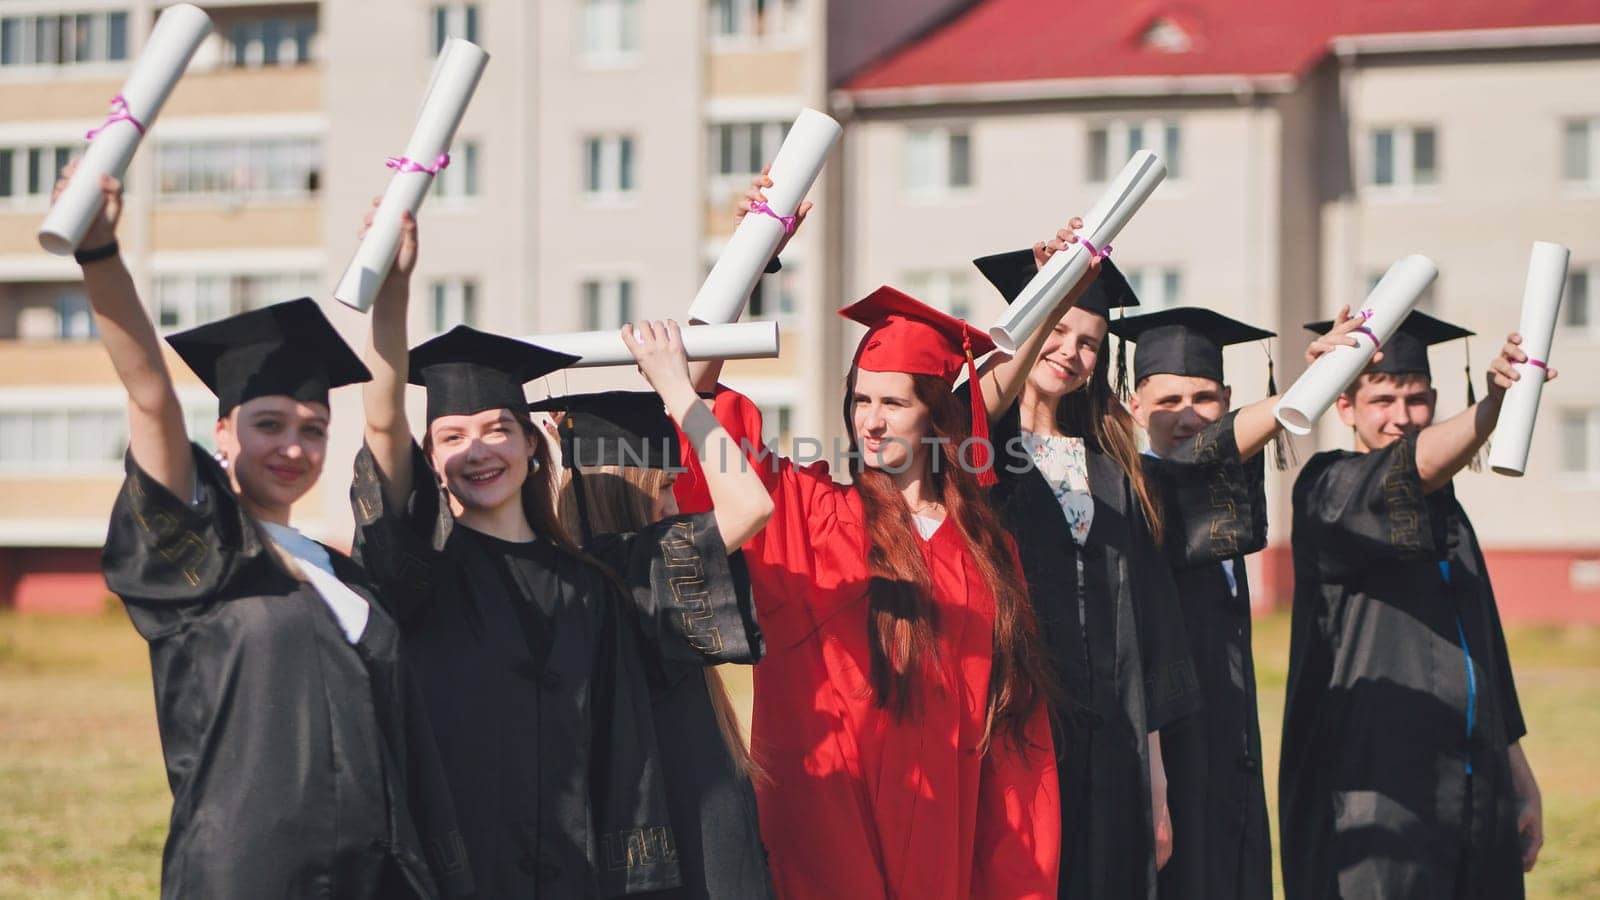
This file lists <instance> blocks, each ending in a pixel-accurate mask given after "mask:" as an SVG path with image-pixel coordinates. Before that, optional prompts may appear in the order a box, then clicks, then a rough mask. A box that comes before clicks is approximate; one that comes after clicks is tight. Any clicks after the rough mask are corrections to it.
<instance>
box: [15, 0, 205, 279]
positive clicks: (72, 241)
mask: <svg viewBox="0 0 1600 900" xmlns="http://www.w3.org/2000/svg"><path fill="white" fill-rule="evenodd" d="M210 33H211V19H210V18H209V17H207V16H206V14H205V13H204V12H201V11H200V8H199V7H197V6H192V5H190V4H188V3H179V4H177V5H175V6H170V7H168V8H167V9H166V11H165V12H163V13H162V14H161V18H160V19H158V20H156V26H155V28H153V29H151V31H150V39H149V40H148V41H146V42H145V46H144V51H143V52H142V53H140V54H139V61H138V62H136V63H134V66H133V70H132V71H131V72H129V73H128V80H127V81H126V82H124V83H123V85H122V92H121V93H119V94H117V95H116V96H115V97H112V98H111V112H110V113H109V114H107V116H106V120H105V121H104V122H103V123H101V125H100V126H99V127H98V128H95V129H94V130H92V131H90V132H89V133H88V135H87V137H88V139H89V149H88V150H86V151H84V154H83V159H82V160H81V161H80V163H79V165H78V168H77V170H76V171H75V172H74V173H73V175H72V177H71V178H69V179H67V184H66V187H65V188H64V189H63V190H62V191H61V192H60V194H59V195H58V196H57V198H56V200H55V202H54V203H53V204H52V205H51V207H50V211H49V212H48V213H46V214H45V217H44V222H43V223H42V224H41V225H40V226H39V246H41V247H43V248H44V249H45V250H47V251H49V252H51V253H54V254H55V255H57V256H68V255H70V254H71V253H72V252H73V251H74V250H77V249H78V245H79V244H81V243H82V242H83V236H84V232H85V231H87V230H88V229H89V225H90V223H92V222H93V221H94V219H95V216H96V215H98V214H99V212H100V205H101V203H102V202H103V201H104V199H105V198H104V197H103V196H102V195H101V179H102V178H103V177H104V176H106V175H109V176H111V177H112V178H114V179H118V180H119V181H120V180H121V178H122V176H123V173H125V172H126V171H127V169H128V163H129V162H130V161H132V159H133V154H134V151H136V150H138V149H139V144H140V142H141V141H143V140H144V136H145V134H146V133H147V132H149V130H150V126H151V125H152V124H154V123H155V120H156V116H157V115H158V114H159V113H160V112H161V107H162V106H163V105H164V104H165V103H166V102H167V97H169V96H171V94H172V89H173V88H174V87H176V86H177V84H178V79H179V78H181V77H183V70H184V69H186V68H188V66H189V59H190V58H191V57H193V56H194V51H195V50H196V48H198V47H199V46H200V42H201V41H203V40H205V37H206V35H208V34H210Z"/></svg>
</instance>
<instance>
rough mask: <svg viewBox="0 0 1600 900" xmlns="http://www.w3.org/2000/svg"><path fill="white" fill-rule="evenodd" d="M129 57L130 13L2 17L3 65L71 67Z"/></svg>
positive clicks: (0, 59) (0, 58)
mask: <svg viewBox="0 0 1600 900" xmlns="http://www.w3.org/2000/svg"><path fill="white" fill-rule="evenodd" d="M127 58H128V14H127V13H126V12H120V11H118V12H106V11H98V12H83V13H70V14H66V15H60V14H54V13H52V14H48V15H31V16H4V17H0V67H8V66H18V67H21V66H72V65H85V64H92V63H104V62H120V61H122V60H125V59H127Z"/></svg>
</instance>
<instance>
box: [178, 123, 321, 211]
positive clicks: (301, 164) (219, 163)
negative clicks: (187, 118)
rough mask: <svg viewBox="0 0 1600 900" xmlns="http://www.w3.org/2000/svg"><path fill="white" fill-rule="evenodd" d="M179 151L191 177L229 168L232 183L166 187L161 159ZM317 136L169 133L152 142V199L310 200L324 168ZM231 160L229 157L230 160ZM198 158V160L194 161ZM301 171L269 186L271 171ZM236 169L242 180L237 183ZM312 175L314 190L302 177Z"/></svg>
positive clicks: (186, 201)
mask: <svg viewBox="0 0 1600 900" xmlns="http://www.w3.org/2000/svg"><path fill="white" fill-rule="evenodd" d="M269 148H276V149H277V150H278V153H277V155H275V156H273V155H270V154H269V155H267V160H268V162H267V164H266V165H265V166H264V167H260V168H258V167H257V166H256V162H257V160H258V158H259V157H260V155H262V154H268V150H269ZM180 153H181V154H183V156H184V173H183V177H184V180H185V181H186V182H190V183H192V182H193V180H194V179H195V178H196V177H197V175H198V176H201V177H202V180H203V175H204V173H207V172H211V173H215V172H220V171H225V170H226V171H230V172H232V173H234V174H232V175H231V176H229V180H231V181H233V182H234V183H233V184H232V185H229V186H223V187H220V188H206V189H200V190H195V189H190V188H188V187H184V188H183V189H169V188H168V187H167V181H166V174H167V170H166V165H167V163H168V161H169V160H172V159H176V158H177V156H178V155H179V154H180ZM323 153H324V147H323V142H322V139H321V138H320V137H318V136H315V135H293V134H287V135H282V136H273V137H249V136H239V137H227V138H217V139H210V140H202V139H197V140H187V139H175V138H168V139H166V140H163V141H161V142H160V143H158V144H157V146H156V203H157V204H158V205H162V206H173V205H190V204H192V205H199V206H215V205H222V206H241V205H245V204H249V203H295V202H312V201H314V200H316V199H317V198H318V197H319V196H320V195H321V192H322V182H323V179H324V175H325V170H326V160H325V159H324V156H323ZM230 159H231V160H232V162H231V163H230V162H229V160H230ZM197 163H198V164H197ZM285 172H290V173H291V174H297V175H303V176H305V177H297V178H295V179H294V181H295V185H294V186H292V187H272V186H271V184H270V182H271V179H272V177H273V175H275V174H278V175H281V174H284V173H285ZM240 173H243V180H244V181H245V182H247V183H245V184H242V185H241V184H240V183H239V179H240V177H241V176H240ZM313 173H314V174H315V175H316V181H317V189H316V190H315V191H313V190H312V189H311V188H310V186H309V185H307V184H306V182H307V181H308V180H309V176H310V175H311V174H313Z"/></svg>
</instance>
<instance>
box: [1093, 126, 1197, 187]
mask: <svg viewBox="0 0 1600 900" xmlns="http://www.w3.org/2000/svg"><path fill="white" fill-rule="evenodd" d="M1146 149H1149V150H1154V151H1156V152H1157V153H1159V154H1160V155H1161V161H1162V162H1164V163H1166V164H1167V177H1168V178H1182V177H1183V129H1182V128H1180V127H1179V125H1178V123H1177V122H1173V121H1169V120H1166V119H1149V120H1141V121H1119V122H1106V123H1104V124H1102V125H1097V126H1095V127H1093V128H1090V129H1089V146H1088V151H1087V157H1088V171H1087V172H1086V173H1085V175H1086V176H1087V178H1088V180H1089V182H1090V183H1091V184H1103V183H1105V182H1107V181H1110V180H1111V177H1112V176H1113V175H1116V174H1117V173H1118V172H1120V171H1122V167H1123V165H1124V164H1126V163H1127V161H1128V160H1129V158H1131V157H1132V156H1133V155H1134V154H1135V153H1138V152H1139V151H1140V150H1146Z"/></svg>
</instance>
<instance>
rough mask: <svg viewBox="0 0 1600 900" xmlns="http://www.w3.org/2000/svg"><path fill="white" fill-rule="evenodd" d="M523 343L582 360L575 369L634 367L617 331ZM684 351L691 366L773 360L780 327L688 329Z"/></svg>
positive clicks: (745, 325) (741, 325)
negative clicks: (703, 362) (713, 361)
mask: <svg viewBox="0 0 1600 900" xmlns="http://www.w3.org/2000/svg"><path fill="white" fill-rule="evenodd" d="M522 340H524V341H527V342H528V343H530V344H538V345H539V346H540V347H544V348H545V349H547V350H558V351H560V352H562V353H570V354H572V355H573V356H579V357H582V359H580V360H578V361H577V362H575V363H573V364H572V368H575V369H582V368H593V367H596V366H622V365H632V364H633V354H632V353H629V352H628V347H627V345H626V344H624V343H622V335H621V334H618V333H617V332H615V331H573V332H568V333H566V334H536V335H534V336H532V337H525V338H522ZM683 349H684V352H685V353H686V354H687V355H688V357H689V361H690V362H695V361H698V360H705V359H772V358H774V357H776V356H777V355H778V323H777V322H738V323H735V324H732V325H700V326H697V327H694V328H685V329H683Z"/></svg>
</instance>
